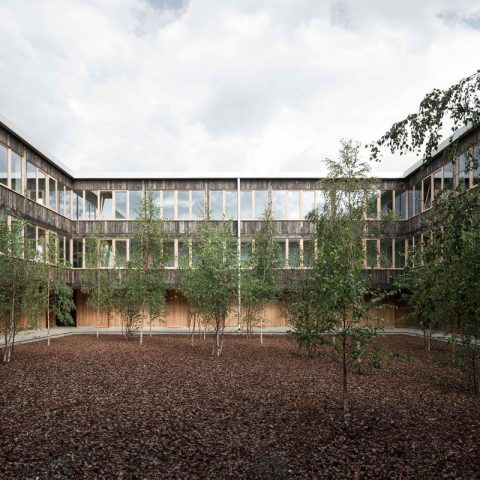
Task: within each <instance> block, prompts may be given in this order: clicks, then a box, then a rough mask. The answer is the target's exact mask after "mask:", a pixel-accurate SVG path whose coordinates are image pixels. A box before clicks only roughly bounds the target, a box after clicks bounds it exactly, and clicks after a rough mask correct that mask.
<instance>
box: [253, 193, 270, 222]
mask: <svg viewBox="0 0 480 480" xmlns="http://www.w3.org/2000/svg"><path fill="white" fill-rule="evenodd" d="M267 208H268V192H267V191H266V190H256V191H255V219H256V220H260V219H261V218H262V217H263V214H264V213H265V212H266V210H267Z"/></svg>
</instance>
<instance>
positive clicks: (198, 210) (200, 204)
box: [192, 190, 205, 220]
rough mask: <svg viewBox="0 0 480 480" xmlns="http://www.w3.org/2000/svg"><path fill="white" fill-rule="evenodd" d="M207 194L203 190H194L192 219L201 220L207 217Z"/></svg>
mask: <svg viewBox="0 0 480 480" xmlns="http://www.w3.org/2000/svg"><path fill="white" fill-rule="evenodd" d="M204 212H205V192H204V191H203V190H192V218H193V219H194V220H201V219H202V218H204V217H205V213H204Z"/></svg>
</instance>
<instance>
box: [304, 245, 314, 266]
mask: <svg viewBox="0 0 480 480" xmlns="http://www.w3.org/2000/svg"><path fill="white" fill-rule="evenodd" d="M302 253H303V266H304V267H307V268H309V267H313V264H314V260H315V247H314V243H313V241H312V240H304V241H303V251H302Z"/></svg>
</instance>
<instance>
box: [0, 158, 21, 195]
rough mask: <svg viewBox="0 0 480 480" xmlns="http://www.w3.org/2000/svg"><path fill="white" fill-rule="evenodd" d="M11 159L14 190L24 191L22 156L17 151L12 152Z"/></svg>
mask: <svg viewBox="0 0 480 480" xmlns="http://www.w3.org/2000/svg"><path fill="white" fill-rule="evenodd" d="M0 156H1V154H0ZM11 161H12V167H11V169H12V171H11V182H12V185H11V187H12V190H14V191H15V192H17V193H22V157H21V156H20V155H18V154H17V153H15V152H12V156H11Z"/></svg>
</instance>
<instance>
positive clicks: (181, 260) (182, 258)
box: [178, 240, 190, 268]
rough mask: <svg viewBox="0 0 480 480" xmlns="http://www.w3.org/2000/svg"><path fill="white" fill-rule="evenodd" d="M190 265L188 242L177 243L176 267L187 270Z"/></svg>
mask: <svg viewBox="0 0 480 480" xmlns="http://www.w3.org/2000/svg"><path fill="white" fill-rule="evenodd" d="M189 263H190V245H189V243H188V241H185V240H181V241H180V240H179V241H178V267H179V268H187V267H188V266H189Z"/></svg>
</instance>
